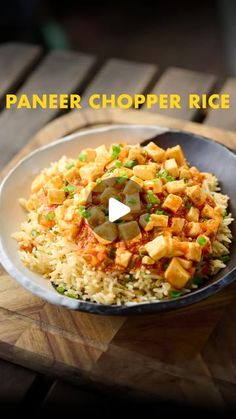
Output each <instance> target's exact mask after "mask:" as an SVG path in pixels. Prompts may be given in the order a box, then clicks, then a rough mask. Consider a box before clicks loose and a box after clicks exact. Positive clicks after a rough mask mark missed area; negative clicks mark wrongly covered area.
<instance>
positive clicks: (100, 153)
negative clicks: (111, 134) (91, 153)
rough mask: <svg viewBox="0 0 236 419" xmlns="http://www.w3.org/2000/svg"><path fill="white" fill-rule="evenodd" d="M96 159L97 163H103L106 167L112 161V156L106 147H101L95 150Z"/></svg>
mask: <svg viewBox="0 0 236 419" xmlns="http://www.w3.org/2000/svg"><path fill="white" fill-rule="evenodd" d="M95 151H96V157H95V162H96V163H101V164H103V165H104V166H105V165H106V164H107V163H109V162H110V161H111V160H112V157H111V154H110V153H109V151H108V150H107V148H106V146H105V145H100V146H99V147H97V148H95Z"/></svg>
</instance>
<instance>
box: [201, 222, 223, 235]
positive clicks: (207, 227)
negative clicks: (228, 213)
mask: <svg viewBox="0 0 236 419" xmlns="http://www.w3.org/2000/svg"><path fill="white" fill-rule="evenodd" d="M202 226H203V228H204V231H205V232H206V234H216V233H217V232H218V229H219V226H220V218H218V219H214V220H207V221H204V222H203V223H202Z"/></svg>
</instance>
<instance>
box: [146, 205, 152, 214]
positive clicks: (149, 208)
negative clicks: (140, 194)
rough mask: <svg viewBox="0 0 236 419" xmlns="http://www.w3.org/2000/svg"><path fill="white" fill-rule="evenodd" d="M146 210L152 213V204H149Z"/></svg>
mask: <svg viewBox="0 0 236 419" xmlns="http://www.w3.org/2000/svg"><path fill="white" fill-rule="evenodd" d="M146 208H147V212H151V209H152V204H147V205H146Z"/></svg>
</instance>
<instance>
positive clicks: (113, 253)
mask: <svg viewBox="0 0 236 419" xmlns="http://www.w3.org/2000/svg"><path fill="white" fill-rule="evenodd" d="M108 257H109V258H110V259H115V257H116V248H115V247H111V249H110V250H109V253H108Z"/></svg>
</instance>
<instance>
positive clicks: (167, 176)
mask: <svg viewBox="0 0 236 419" xmlns="http://www.w3.org/2000/svg"><path fill="white" fill-rule="evenodd" d="M157 177H158V178H162V179H166V180H167V182H173V180H175V178H174V177H173V176H171V175H170V174H169V172H168V170H165V169H162V170H160V171H159V172H158V174H157Z"/></svg>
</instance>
